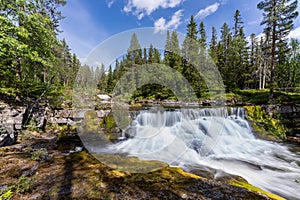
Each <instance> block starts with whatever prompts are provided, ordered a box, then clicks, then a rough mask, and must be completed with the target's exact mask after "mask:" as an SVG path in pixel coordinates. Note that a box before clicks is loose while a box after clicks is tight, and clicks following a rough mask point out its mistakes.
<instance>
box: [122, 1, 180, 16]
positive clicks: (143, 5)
mask: <svg viewBox="0 0 300 200" xmlns="http://www.w3.org/2000/svg"><path fill="white" fill-rule="evenodd" d="M183 1H184V0H147V1H145V0H128V2H127V4H126V5H125V7H124V8H123V10H124V11H125V12H126V13H133V15H135V16H137V18H138V19H142V18H143V17H144V16H145V15H150V14H151V13H152V12H154V11H155V10H157V9H159V8H175V7H176V6H178V5H179V4H180V3H182V2H183Z"/></svg>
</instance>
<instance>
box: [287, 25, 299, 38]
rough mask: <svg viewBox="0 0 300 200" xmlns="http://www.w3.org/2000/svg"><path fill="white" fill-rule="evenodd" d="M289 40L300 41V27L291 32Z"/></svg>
mask: <svg viewBox="0 0 300 200" xmlns="http://www.w3.org/2000/svg"><path fill="white" fill-rule="evenodd" d="M289 38H295V39H298V40H299V39H300V26H299V27H297V28H296V29H294V30H292V31H291V32H290V34H289Z"/></svg>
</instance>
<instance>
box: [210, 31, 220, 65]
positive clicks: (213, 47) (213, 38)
mask: <svg viewBox="0 0 300 200" xmlns="http://www.w3.org/2000/svg"><path fill="white" fill-rule="evenodd" d="M217 44H218V41H217V31H216V28H215V27H214V26H213V27H212V32H211V42H210V46H209V52H210V56H211V58H212V60H213V61H214V62H215V63H217V57H218V52H217Z"/></svg>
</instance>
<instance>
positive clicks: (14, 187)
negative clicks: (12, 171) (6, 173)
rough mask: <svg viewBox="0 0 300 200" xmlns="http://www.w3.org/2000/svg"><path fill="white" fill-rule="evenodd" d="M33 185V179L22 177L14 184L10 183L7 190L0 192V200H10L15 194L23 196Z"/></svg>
mask: <svg viewBox="0 0 300 200" xmlns="http://www.w3.org/2000/svg"><path fill="white" fill-rule="evenodd" d="M33 185H34V179H33V178H29V177H27V176H25V175H22V176H21V177H19V179H18V180H17V181H16V182H14V183H11V186H9V187H8V188H7V189H5V190H1V191H0V200H9V199H12V198H13V197H14V195H15V194H16V193H21V194H23V193H26V192H29V191H30V190H31V188H32V186H33Z"/></svg>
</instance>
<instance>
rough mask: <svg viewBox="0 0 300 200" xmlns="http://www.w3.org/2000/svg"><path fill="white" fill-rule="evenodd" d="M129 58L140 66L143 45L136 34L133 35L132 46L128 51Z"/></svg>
mask: <svg viewBox="0 0 300 200" xmlns="http://www.w3.org/2000/svg"><path fill="white" fill-rule="evenodd" d="M127 54H128V55H127V58H128V60H130V61H133V63H134V64H138V63H139V62H140V61H141V60H142V53H141V45H140V43H139V41H138V38H137V35H136V33H133V34H132V36H131V40H130V46H129V48H128V50H127Z"/></svg>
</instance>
